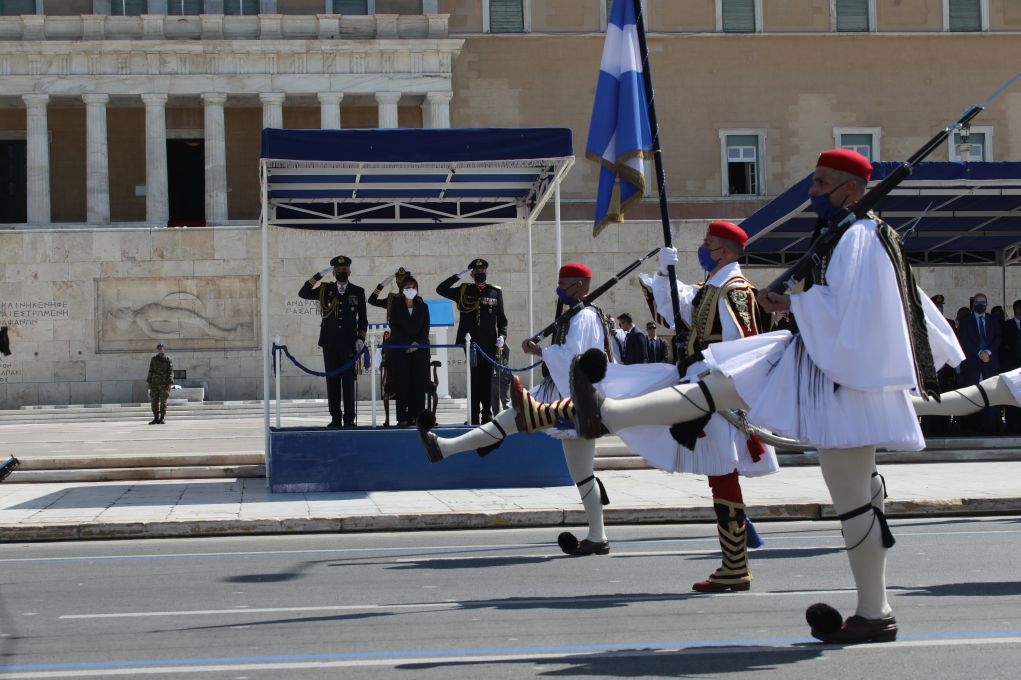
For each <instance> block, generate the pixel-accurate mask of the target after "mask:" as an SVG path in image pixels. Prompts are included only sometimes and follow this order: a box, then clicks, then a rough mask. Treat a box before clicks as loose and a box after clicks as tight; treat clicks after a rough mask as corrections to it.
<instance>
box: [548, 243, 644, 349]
mask: <svg viewBox="0 0 1021 680" xmlns="http://www.w3.org/2000/svg"><path fill="white" fill-rule="evenodd" d="M658 252H659V248H655V249H653V250H650V251H649V252H648V253H647V254H646V255H643V256H642V257H640V258H638V259H637V260H635V261H634V262H632V263H631V264H629V265H628V266H626V267H624V268H623V269H622V270H620V271H619V272H617V274H616V275H615V276H614V277H613V278H612V279H610V280H609V281H606V282H604V283H602V284H601V285H600V286H599V287H598V288H596V289H595V290H593V291H589V294H588V295H586V296H585V297H583V298H582V299H581V300H579V301H578V302H576V303H575V304H574V305H573V306H571V307H569V308H568V310H567V311H566V312H564V313H563V314H561V315H559V316H558V317H557V318H556V319H555V320H554V321H553V323H551V324H550V325H548V326H546V327H545V328H543V329H542V330H541V331H539V332H538V333H536V334H535V335H533V336H532V337H530V338H529V340H530V341H531V342H534V343H538V342H539V341H540V340H542V339H543V338H546V337H549V336H550V335H553V333H554V332H555V331H556V330H557V328H559V327H560V326H562V325H563V324H565V323H567V322H568V321H570V320H571V319H572V318H573V317H574V316H575V315H576V314H577V313H578V312H580V311H581V310H583V309H585V308H586V307H588V306H590V305H591V304H592V303H593V302H594V301H595V299H596V298H598V297H599V296H600V295H602V294H603V293H605V292H606V291H608V290H610V289H611V288H613V287H614V286H615V285H617V284H618V283H620V280H621V279H623V278H624V277H625V276H627V275H628V274H630V273H631V272H633V271H634V270H636V269H638V268H639V267H640V266H642V263H643V262H645V261H646V260H648V259H649V258H650V257H652V256H653V255H655V254H656V253H658Z"/></svg>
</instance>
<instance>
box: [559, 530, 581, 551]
mask: <svg viewBox="0 0 1021 680" xmlns="http://www.w3.org/2000/svg"><path fill="white" fill-rule="evenodd" d="M557 545H559V546H560V549H561V550H563V551H564V554H566V555H572V554H574V551H575V550H577V549H578V537H577V536H575V535H574V534H572V533H571V532H570V531H565V532H564V533H562V534H560V535H559V536H557Z"/></svg>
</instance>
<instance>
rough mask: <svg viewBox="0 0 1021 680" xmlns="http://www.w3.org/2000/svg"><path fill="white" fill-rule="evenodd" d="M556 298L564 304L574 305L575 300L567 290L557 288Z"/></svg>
mask: <svg viewBox="0 0 1021 680" xmlns="http://www.w3.org/2000/svg"><path fill="white" fill-rule="evenodd" d="M557 300H559V301H560V302H562V303H563V304H565V305H574V303H575V302H577V300H575V299H574V298H573V297H571V296H570V295H568V294H567V291H566V290H564V289H563V288H557Z"/></svg>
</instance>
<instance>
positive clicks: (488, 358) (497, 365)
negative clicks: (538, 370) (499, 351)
mask: <svg viewBox="0 0 1021 680" xmlns="http://www.w3.org/2000/svg"><path fill="white" fill-rule="evenodd" d="M472 350H474V351H476V352H478V353H479V354H480V355H482V357H483V358H484V359H485V360H486V361H488V362H489V363H491V364H492V365H493V367H494V368H497V369H499V370H501V371H510V372H511V373H521V372H523V371H530V370H532V369H533V368H535V367H536V366H538V365H540V364H541V363H542V359H539V360H538V361H536V362H535V363H534V364H532V365H531V366H525V367H524V368H511V367H510V366H504V365H503V364H501V363H497V361H496V360H495V359H493V357H491V356H489V355H488V354H486V352H485V350H484V349H482V348H481V347H479V346H478V344H476V343H474V342H473V343H472Z"/></svg>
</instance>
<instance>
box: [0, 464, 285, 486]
mask: <svg viewBox="0 0 1021 680" xmlns="http://www.w3.org/2000/svg"><path fill="white" fill-rule="evenodd" d="M265 476H266V469H265V468H264V467H263V466H262V465H193V466H187V467H178V466H175V467H134V468H93V469H70V470H24V469H21V468H19V469H18V470H15V471H14V472H13V473H11V476H10V477H8V478H7V479H6V480H4V483H5V484H7V483H9V482H21V483H36V484H43V483H55V482H116V481H137V480H144V479H207V478H208V479H213V478H221V477H230V478H233V477H265Z"/></svg>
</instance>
